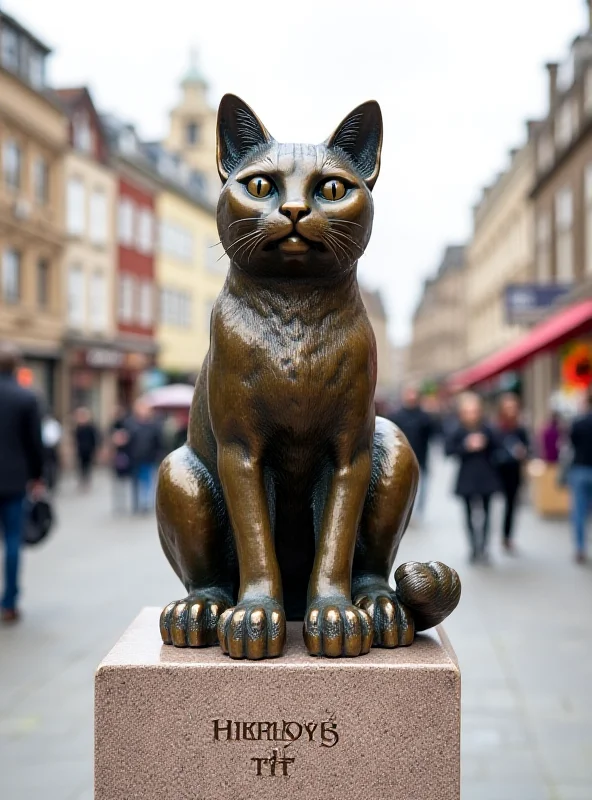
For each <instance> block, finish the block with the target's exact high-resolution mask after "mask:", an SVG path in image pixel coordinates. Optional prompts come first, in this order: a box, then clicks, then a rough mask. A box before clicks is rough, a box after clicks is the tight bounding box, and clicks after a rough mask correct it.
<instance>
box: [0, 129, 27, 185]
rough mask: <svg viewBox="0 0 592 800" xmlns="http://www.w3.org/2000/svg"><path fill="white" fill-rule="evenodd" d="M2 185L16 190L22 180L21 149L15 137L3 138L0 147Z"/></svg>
mask: <svg viewBox="0 0 592 800" xmlns="http://www.w3.org/2000/svg"><path fill="white" fill-rule="evenodd" d="M2 174H3V177H4V185H5V186H6V187H7V188H9V189H12V190H13V191H18V190H19V189H20V188H21V187H22V182H23V151H22V148H21V146H20V145H19V143H18V142H17V140H16V139H12V138H10V139H5V141H4V145H3V147H2Z"/></svg>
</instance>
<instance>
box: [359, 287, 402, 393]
mask: <svg viewBox="0 0 592 800" xmlns="http://www.w3.org/2000/svg"><path fill="white" fill-rule="evenodd" d="M360 293H361V295H362V301H363V303H364V307H365V308H366V313H367V314H368V319H369V320H370V324H371V325H372V328H373V330H374V336H375V338H376V364H377V378H376V395H377V397H378V399H382V398H388V397H390V396H391V395H392V392H393V381H394V379H395V376H394V375H393V371H392V358H391V348H392V345H391V342H390V339H389V335H388V315H387V313H386V309H385V306H384V302H383V299H382V296H381V294H380V292H379V291H377V290H374V291H373V290H371V289H368V288H366V287H364V286H361V287H360Z"/></svg>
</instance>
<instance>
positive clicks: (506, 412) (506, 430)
mask: <svg viewBox="0 0 592 800" xmlns="http://www.w3.org/2000/svg"><path fill="white" fill-rule="evenodd" d="M496 432H497V435H498V439H499V443H500V448H499V451H498V454H497V470H498V475H499V477H500V482H501V486H502V494H503V496H504V503H505V508H504V527H503V545H504V548H505V549H506V550H507V551H508V552H509V553H511V552H512V551H513V549H514V544H513V533H514V512H515V510H516V505H517V501H518V495H519V492H520V486H521V484H522V473H523V467H524V463H525V462H526V459H527V458H528V455H529V450H530V440H529V436H528V432H527V430H526V428H525V427H524V426H523V425H521V424H520V402H519V400H518V398H517V396H516V395H515V394H512V393H508V394H504V395H502V396H501V398H500V401H499V405H498V422H497V426H496Z"/></svg>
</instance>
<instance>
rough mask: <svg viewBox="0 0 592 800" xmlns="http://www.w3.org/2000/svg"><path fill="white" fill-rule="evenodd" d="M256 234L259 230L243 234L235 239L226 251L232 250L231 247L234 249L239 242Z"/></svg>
mask: <svg viewBox="0 0 592 800" xmlns="http://www.w3.org/2000/svg"><path fill="white" fill-rule="evenodd" d="M258 232H259V228H257V229H256V230H254V231H249V232H248V233H245V234H243V235H242V236H239V237H238V239H235V240H234V242H233V243H232V244H231V245H230V246H229V248H228V251H230V250H232V248H233V247H236V245H237V244H239V242H243V241H244V240H245V239H248V238H249V236H253V234H255V233H258Z"/></svg>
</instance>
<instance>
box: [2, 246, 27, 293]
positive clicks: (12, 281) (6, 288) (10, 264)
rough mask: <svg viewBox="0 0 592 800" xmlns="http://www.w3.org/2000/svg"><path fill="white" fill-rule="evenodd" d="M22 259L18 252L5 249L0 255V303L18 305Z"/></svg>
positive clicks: (14, 249) (12, 249) (12, 248)
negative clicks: (0, 286)
mask: <svg viewBox="0 0 592 800" xmlns="http://www.w3.org/2000/svg"><path fill="white" fill-rule="evenodd" d="M22 263H23V257H22V253H21V252H20V250H17V249H16V248H14V247H7V248H6V249H5V250H4V252H3V254H2V296H1V297H2V302H3V303H4V304H5V305H18V303H19V302H20V299H21V290H22V278H23V276H22V272H23V267H22Z"/></svg>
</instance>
